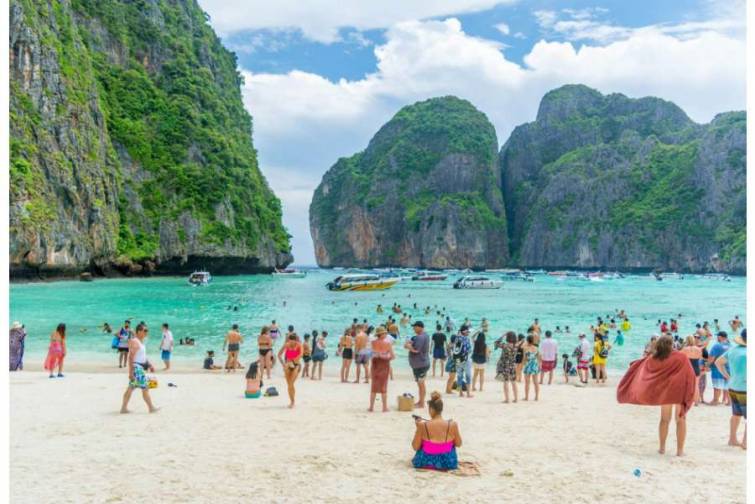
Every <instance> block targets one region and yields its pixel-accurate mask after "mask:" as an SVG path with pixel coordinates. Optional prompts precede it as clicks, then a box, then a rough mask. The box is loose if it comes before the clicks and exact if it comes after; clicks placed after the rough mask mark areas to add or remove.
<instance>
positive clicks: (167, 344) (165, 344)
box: [160, 330, 173, 351]
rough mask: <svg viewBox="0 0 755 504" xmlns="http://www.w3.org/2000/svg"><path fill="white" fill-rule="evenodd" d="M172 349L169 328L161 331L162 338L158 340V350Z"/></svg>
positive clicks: (171, 336) (171, 334)
mask: <svg viewBox="0 0 755 504" xmlns="http://www.w3.org/2000/svg"><path fill="white" fill-rule="evenodd" d="M172 349H173V333H172V332H170V330H167V331H163V340H162V341H161V342H160V350H167V351H171V350H172Z"/></svg>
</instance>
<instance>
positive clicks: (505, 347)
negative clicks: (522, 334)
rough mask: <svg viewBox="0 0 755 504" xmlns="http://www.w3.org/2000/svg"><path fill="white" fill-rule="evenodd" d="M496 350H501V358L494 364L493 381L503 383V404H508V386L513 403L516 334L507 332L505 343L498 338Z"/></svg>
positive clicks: (515, 390)
mask: <svg viewBox="0 0 755 504" xmlns="http://www.w3.org/2000/svg"><path fill="white" fill-rule="evenodd" d="M495 346H496V348H500V349H501V357H500V358H499V359H498V363H497V364H496V367H495V370H496V377H495V379H496V380H498V381H502V382H503V402H505V403H508V402H509V385H511V391H512V393H513V395H514V402H516V400H517V386H516V353H517V347H516V333H515V332H514V331H509V332H507V333H506V341H505V342H504V341H503V338H500V339H499V340H497V341H496V342H495Z"/></svg>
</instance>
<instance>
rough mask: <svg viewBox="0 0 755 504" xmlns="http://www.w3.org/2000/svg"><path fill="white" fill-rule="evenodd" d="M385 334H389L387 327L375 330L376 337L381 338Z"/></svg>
mask: <svg viewBox="0 0 755 504" xmlns="http://www.w3.org/2000/svg"><path fill="white" fill-rule="evenodd" d="M383 334H388V331H387V330H386V329H385V327H383V326H380V327H378V328H377V329H376V330H375V335H376V336H381V335H383Z"/></svg>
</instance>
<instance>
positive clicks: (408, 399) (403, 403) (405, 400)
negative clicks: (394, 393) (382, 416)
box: [398, 394, 414, 411]
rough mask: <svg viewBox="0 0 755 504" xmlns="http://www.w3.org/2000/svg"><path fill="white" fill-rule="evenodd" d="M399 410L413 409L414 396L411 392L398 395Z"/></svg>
mask: <svg viewBox="0 0 755 504" xmlns="http://www.w3.org/2000/svg"><path fill="white" fill-rule="evenodd" d="M398 410H399V411H414V397H413V396H412V395H411V394H404V395H400V396H398Z"/></svg>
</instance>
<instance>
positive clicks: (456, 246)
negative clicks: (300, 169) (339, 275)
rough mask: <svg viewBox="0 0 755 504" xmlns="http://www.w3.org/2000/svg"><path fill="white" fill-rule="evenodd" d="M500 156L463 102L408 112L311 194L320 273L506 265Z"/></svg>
mask: <svg viewBox="0 0 755 504" xmlns="http://www.w3.org/2000/svg"><path fill="white" fill-rule="evenodd" d="M497 147H498V145H497V140H496V135H495V130H494V128H493V126H492V125H491V124H490V122H489V121H488V119H487V117H485V115H484V114H483V113H481V112H480V111H478V110H477V109H475V108H474V106H472V104H470V103H469V102H467V101H465V100H461V99H458V98H455V97H443V98H433V99H430V100H427V101H423V102H420V103H416V104H414V105H411V106H408V107H404V108H403V109H401V110H400V111H399V112H398V113H397V114H396V115H395V116H394V117H393V118H392V119H391V120H390V121H389V122H388V123H387V124H385V125H384V126H383V127H382V128H380V130H379V131H378V132H377V134H376V135H375V136H374V137H373V138H372V140H371V141H370V143H369V145H368V146H367V148H366V149H365V150H364V151H363V152H360V153H358V154H355V155H354V156H352V157H349V158H343V159H340V160H338V162H337V163H336V164H335V165H334V166H333V167H332V168H331V169H330V170H329V171H328V172H327V173H326V174H325V176H324V177H323V180H322V182H321V183H320V185H319V186H318V187H317V190H316V191H315V194H314V197H313V199H312V204H311V206H310V228H311V232H312V238H313V240H314V245H315V255H316V258H317V262H318V264H319V265H320V266H362V267H366V266H399V265H401V266H416V267H423V268H450V267H457V268H484V267H494V266H502V265H504V264H505V263H506V262H507V261H508V247H507V238H506V218H505V211H504V208H503V201H502V200H501V193H500V189H499V184H500V181H499V178H498V170H497V168H496V151H497Z"/></svg>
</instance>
